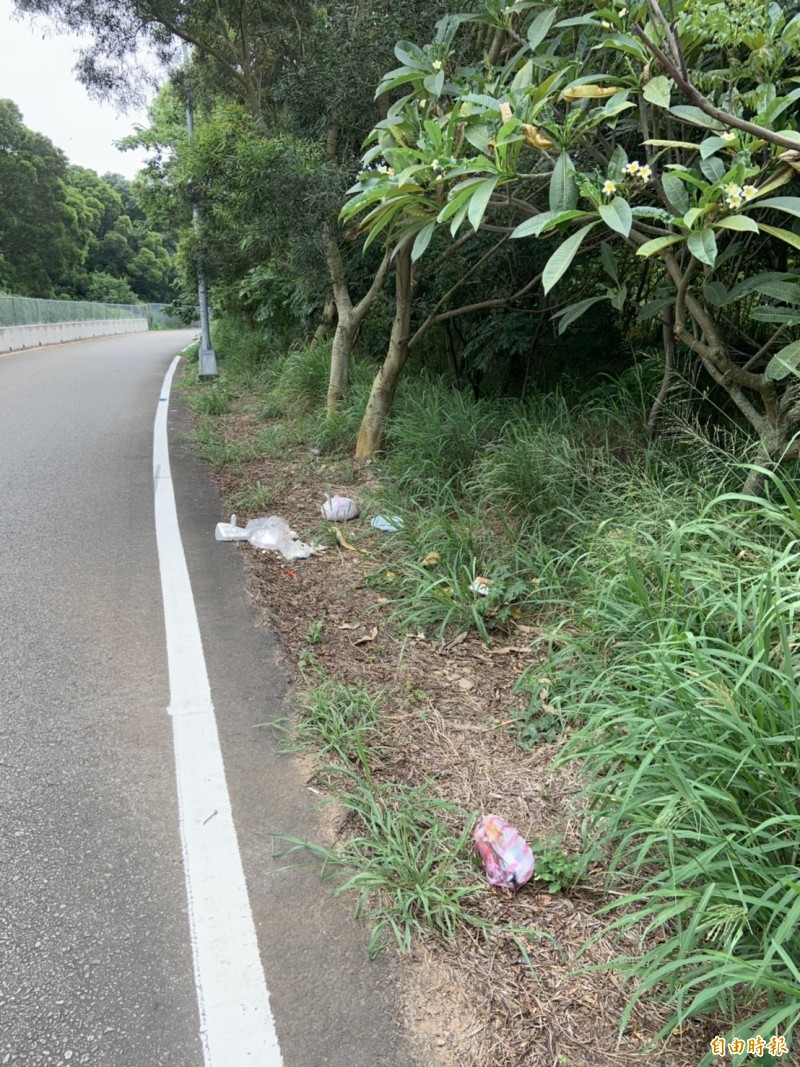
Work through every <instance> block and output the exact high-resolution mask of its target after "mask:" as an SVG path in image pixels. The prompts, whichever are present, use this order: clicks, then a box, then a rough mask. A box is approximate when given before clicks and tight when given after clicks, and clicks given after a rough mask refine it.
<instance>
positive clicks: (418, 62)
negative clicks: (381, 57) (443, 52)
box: [394, 41, 431, 71]
mask: <svg viewBox="0 0 800 1067" xmlns="http://www.w3.org/2000/svg"><path fill="white" fill-rule="evenodd" d="M394 54H395V55H396V56H397V58H398V59H399V60H400V62H401V63H405V65H406V66H407V67H413V68H414V69H415V70H424V71H430V69H431V61H430V59H428V57H427V56H426V55H425V53H424V52H423V51H422V49H421V48H420V47H419V45H416V44H414V43H413V41H398V42H397V44H396V45H395V46H394Z"/></svg>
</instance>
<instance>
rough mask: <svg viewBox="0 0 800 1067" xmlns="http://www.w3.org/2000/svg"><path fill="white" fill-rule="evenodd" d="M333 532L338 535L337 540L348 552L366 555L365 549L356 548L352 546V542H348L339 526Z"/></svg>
mask: <svg viewBox="0 0 800 1067" xmlns="http://www.w3.org/2000/svg"><path fill="white" fill-rule="evenodd" d="M333 532H334V533H335V534H336V540H337V541H338V542H339V544H340V545H341V546H342V548H346V549H347V550H348V552H360V553H361V554H362V555H366V553H365V552H364V549H363V548H356V546H355V545H351V544H350V542H349V541H348V540H347V538H346V537H345V535H344V534H343V533H342V531H341V529H340V528H339V527H338V526H334V528H333Z"/></svg>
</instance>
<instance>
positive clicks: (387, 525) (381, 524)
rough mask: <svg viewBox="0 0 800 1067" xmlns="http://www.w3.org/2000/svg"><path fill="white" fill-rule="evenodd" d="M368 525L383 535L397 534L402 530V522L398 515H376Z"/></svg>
mask: <svg viewBox="0 0 800 1067" xmlns="http://www.w3.org/2000/svg"><path fill="white" fill-rule="evenodd" d="M370 525H371V526H372V527H373V529H375V530H383V531H384V533H397V531H398V530H402V529H403V520H402V519H401V518H400V516H399V515H390V516H388V517H387V516H386V515H376V516H375V518H374V519H373V520H372V522H371V523H370Z"/></svg>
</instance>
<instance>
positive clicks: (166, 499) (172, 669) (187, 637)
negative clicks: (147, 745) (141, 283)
mask: <svg viewBox="0 0 800 1067" xmlns="http://www.w3.org/2000/svg"><path fill="white" fill-rule="evenodd" d="M178 362H179V357H177V356H176V358H175V359H174V361H173V362H172V364H171V366H170V368H169V371H168V372H167V375H166V378H165V379H164V385H163V387H162V390H161V397H160V398H159V404H158V408H157V413H156V420H155V430H154V440H153V480H154V485H155V511H156V538H157V541H158V559H159V566H160V570H161V589H162V594H163V598H164V621H165V624H166V631H167V657H168V662H169V684H170V706H169V713H170V715H171V716H172V726H173V738H174V743H175V767H176V771H177V784H178V805H179V812H180V830H181V843H182V847H183V865H184V872H185V876H186V893H187V897H188V902H189V926H190V933H191V941H192V954H193V957H194V972H195V984H196V986H197V1002H198V1006H199V1010H200V1036H201V1038H202V1042H203V1052H204V1056H205V1063H206V1067H244V1065H246V1064H252V1065H253V1067H282V1064H283V1058H282V1056H281V1051H280V1047H279V1045H278V1039H277V1036H276V1034H275V1024H274V1021H273V1018H272V1013H271V1011H270V1006H269V994H268V993H267V986H266V982H265V979H264V971H263V968H262V966H261V958H260V956H259V952H258V943H257V941H256V933H255V926H254V924H253V916H252V912H251V911H250V901H249V899H248V896H247V887H246V885H245V880H244V871H243V869H242V860H241V856H240V854H239V845H238V842H237V839H236V829H235V827H234V824H233V816H232V813H231V804H230V797H229V795H228V786H227V783H226V781H225V770H224V767H223V764H222V752H221V750H220V745H219V735H218V733H217V722H216V718H215V716H214V706H213V704H212V703H211V690H210V686H209V682H208V673H207V670H206V663H205V657H204V655H203V646H202V643H201V640H200V627H199V625H198V621H197V612H196V610H195V605H194V598H193V596H192V587H191V583H190V581H189V571H188V568H187V566H186V557H185V555H184V551H183V543H182V542H181V536H180V530H179V528H178V513H177V509H176V507H175V493H174V491H173V487H172V476H171V473H170V465H169V448H168V441H167V412H168V409H169V395H170V388H171V386H172V377H173V375H174V373H175V368H176V367H177V365H178ZM212 815H213V816H214V817H213V818H212V817H211V816H212Z"/></svg>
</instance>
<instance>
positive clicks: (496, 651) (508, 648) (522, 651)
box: [488, 645, 531, 656]
mask: <svg viewBox="0 0 800 1067" xmlns="http://www.w3.org/2000/svg"><path fill="white" fill-rule="evenodd" d="M488 652H489V655H490V656H508V655H509V654H510V653H512V652H517V653H519V655H521V656H529V655H530V654H531V650H530V648H527V647H525V648H523V647H522V645H505V646H504V647H503V648H490V649H488Z"/></svg>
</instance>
